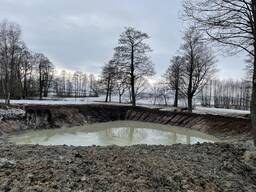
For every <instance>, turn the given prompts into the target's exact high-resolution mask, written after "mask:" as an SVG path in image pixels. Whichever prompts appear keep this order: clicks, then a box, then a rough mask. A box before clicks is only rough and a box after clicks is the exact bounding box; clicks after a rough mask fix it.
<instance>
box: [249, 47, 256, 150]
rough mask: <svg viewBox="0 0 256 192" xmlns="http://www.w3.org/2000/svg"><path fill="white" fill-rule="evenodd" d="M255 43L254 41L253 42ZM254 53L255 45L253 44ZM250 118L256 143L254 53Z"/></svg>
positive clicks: (255, 72)
mask: <svg viewBox="0 0 256 192" xmlns="http://www.w3.org/2000/svg"><path fill="white" fill-rule="evenodd" d="M255 44H256V43H255ZM255 53H256V45H255ZM250 109H251V120H252V128H253V139H254V140H253V141H254V145H256V54H255V56H254V67H253V80H252V98H251V108H250Z"/></svg>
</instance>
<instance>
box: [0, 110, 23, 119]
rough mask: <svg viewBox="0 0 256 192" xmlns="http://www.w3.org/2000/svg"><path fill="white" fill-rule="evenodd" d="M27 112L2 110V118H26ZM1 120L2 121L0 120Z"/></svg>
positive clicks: (0, 111) (0, 115)
mask: <svg viewBox="0 0 256 192" xmlns="http://www.w3.org/2000/svg"><path fill="white" fill-rule="evenodd" d="M24 115H25V111H24V110H22V109H16V108H10V109H0V118H3V117H4V118H16V117H18V116H24ZM0 120H1V119H0Z"/></svg>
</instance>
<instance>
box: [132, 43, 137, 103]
mask: <svg viewBox="0 0 256 192" xmlns="http://www.w3.org/2000/svg"><path fill="white" fill-rule="evenodd" d="M134 86H135V77H134V50H133V47H132V53H131V91H132V93H131V94H132V106H133V107H135V106H136V98H135V87H134Z"/></svg>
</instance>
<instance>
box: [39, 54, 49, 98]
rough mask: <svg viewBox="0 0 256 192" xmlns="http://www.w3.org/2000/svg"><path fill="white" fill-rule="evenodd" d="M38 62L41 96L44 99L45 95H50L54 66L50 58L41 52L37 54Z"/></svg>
mask: <svg viewBox="0 0 256 192" xmlns="http://www.w3.org/2000/svg"><path fill="white" fill-rule="evenodd" d="M35 57H36V60H37V64H38V74H39V79H38V81H39V98H40V99H42V98H43V96H44V97H47V96H48V90H49V87H50V85H51V82H52V79H53V74H54V67H53V65H52V63H51V62H50V60H49V59H48V58H47V57H46V56H44V55H43V54H41V53H38V54H36V55H35Z"/></svg>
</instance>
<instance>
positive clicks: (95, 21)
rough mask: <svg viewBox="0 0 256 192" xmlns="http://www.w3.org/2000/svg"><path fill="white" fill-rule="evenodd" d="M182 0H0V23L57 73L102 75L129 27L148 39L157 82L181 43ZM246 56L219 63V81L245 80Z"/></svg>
mask: <svg viewBox="0 0 256 192" xmlns="http://www.w3.org/2000/svg"><path fill="white" fill-rule="evenodd" d="M181 4H182V0H160V1H159V0H0V19H8V20H10V21H13V22H17V23H18V24H20V25H21V27H22V31H23V39H24V41H25V42H26V44H27V46H28V47H29V48H30V49H31V50H32V51H35V52H42V53H44V54H45V55H46V56H48V57H49V58H50V59H51V61H52V62H53V63H54V64H55V66H57V67H58V68H61V69H62V68H63V69H69V70H72V71H75V70H79V71H83V72H88V73H95V74H99V73H100V70H101V67H102V66H103V64H104V63H106V62H108V60H110V59H111V56H112V54H113V48H114V47H115V46H116V45H117V40H118V38H119V35H120V33H121V32H122V31H123V30H124V27H126V26H132V27H136V28H137V29H139V30H142V31H144V32H146V33H148V34H149V35H150V37H151V39H150V40H149V41H148V42H149V44H150V46H151V47H152V49H153V52H152V54H151V56H152V60H153V62H154V64H155V69H156V72H157V75H156V77H155V78H158V77H159V76H160V75H161V74H162V73H164V72H165V70H166V69H167V67H168V64H169V60H170V57H171V56H173V55H174V54H176V53H177V49H178V48H179V47H180V44H181V43H182V32H183V31H184V24H183V23H182V21H181V19H180V15H181V11H182V5H181ZM244 60H245V57H244V56H243V55H238V56H235V57H227V58H226V57H225V58H223V57H218V68H219V73H218V75H217V76H218V77H220V78H225V79H228V78H233V79H239V78H242V77H243V75H244V71H243V68H244V65H245V64H244Z"/></svg>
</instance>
